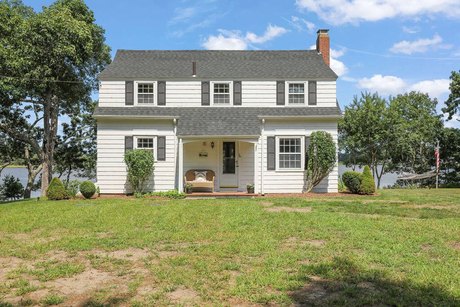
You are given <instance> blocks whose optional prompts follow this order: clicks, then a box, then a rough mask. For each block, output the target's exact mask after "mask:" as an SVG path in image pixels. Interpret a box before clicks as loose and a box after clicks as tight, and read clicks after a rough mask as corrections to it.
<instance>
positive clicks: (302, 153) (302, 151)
mask: <svg viewBox="0 0 460 307" xmlns="http://www.w3.org/2000/svg"><path fill="white" fill-rule="evenodd" d="M280 139H300V168H280V167H279V165H280V164H279V161H280V156H279V155H280ZM275 141H276V142H275V146H276V150H275V152H276V169H275V170H276V171H277V172H303V171H304V170H305V136H304V135H280V136H277V137H276V139H275Z"/></svg>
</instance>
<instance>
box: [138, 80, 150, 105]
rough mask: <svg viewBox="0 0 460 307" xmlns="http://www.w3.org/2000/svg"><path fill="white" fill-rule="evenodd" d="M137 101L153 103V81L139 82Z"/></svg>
mask: <svg viewBox="0 0 460 307" xmlns="http://www.w3.org/2000/svg"><path fill="white" fill-rule="evenodd" d="M137 103H140V104H143V103H150V104H153V83H138V84H137Z"/></svg>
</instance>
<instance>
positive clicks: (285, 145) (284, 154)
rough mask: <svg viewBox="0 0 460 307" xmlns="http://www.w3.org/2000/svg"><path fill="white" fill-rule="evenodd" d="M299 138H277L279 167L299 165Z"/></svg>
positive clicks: (290, 167) (296, 167)
mask: <svg viewBox="0 0 460 307" xmlns="http://www.w3.org/2000/svg"><path fill="white" fill-rule="evenodd" d="M301 152H302V151H301V141H300V138H280V139H279V157H278V158H279V168H280V169H283V168H284V169H298V168H300V167H301Z"/></svg>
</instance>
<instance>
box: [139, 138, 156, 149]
mask: <svg viewBox="0 0 460 307" xmlns="http://www.w3.org/2000/svg"><path fill="white" fill-rule="evenodd" d="M137 148H139V149H153V138H137Z"/></svg>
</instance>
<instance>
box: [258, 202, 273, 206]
mask: <svg viewBox="0 0 460 307" xmlns="http://www.w3.org/2000/svg"><path fill="white" fill-rule="evenodd" d="M259 205H261V206H262V207H271V206H273V203H272V202H270V201H262V202H260V203H259Z"/></svg>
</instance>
